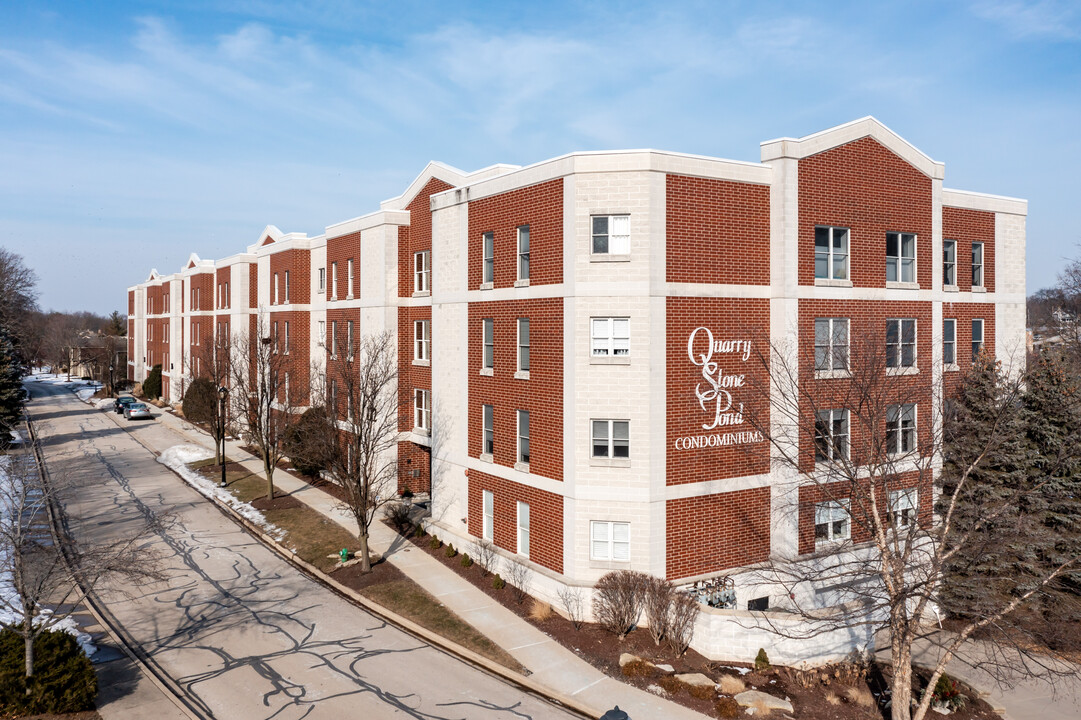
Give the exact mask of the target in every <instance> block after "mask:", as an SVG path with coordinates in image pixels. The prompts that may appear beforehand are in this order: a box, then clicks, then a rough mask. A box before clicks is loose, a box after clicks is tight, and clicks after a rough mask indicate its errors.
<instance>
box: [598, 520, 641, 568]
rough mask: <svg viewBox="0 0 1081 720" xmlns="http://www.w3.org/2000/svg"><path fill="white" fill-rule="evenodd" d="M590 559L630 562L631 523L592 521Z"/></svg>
mask: <svg viewBox="0 0 1081 720" xmlns="http://www.w3.org/2000/svg"><path fill="white" fill-rule="evenodd" d="M589 559H590V560H610V561H614V562H630V559H631V524H630V523H625V522H601V521H598V520H593V521H592V522H590V523H589Z"/></svg>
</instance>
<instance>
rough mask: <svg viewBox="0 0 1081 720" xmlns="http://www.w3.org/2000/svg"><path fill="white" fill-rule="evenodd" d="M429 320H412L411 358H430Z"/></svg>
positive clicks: (424, 359)
mask: <svg viewBox="0 0 1081 720" xmlns="http://www.w3.org/2000/svg"><path fill="white" fill-rule="evenodd" d="M430 322H431V321H430V320H415V321H414V322H413V359H414V360H422V361H430V360H431V325H430Z"/></svg>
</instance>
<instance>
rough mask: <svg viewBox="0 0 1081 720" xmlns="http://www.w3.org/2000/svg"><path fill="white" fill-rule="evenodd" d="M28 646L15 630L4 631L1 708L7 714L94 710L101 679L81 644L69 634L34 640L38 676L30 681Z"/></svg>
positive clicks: (50, 633) (0, 636) (0, 633)
mask: <svg viewBox="0 0 1081 720" xmlns="http://www.w3.org/2000/svg"><path fill="white" fill-rule="evenodd" d="M25 653H26V645H25V643H24V642H23V638H22V636H21V635H19V634H18V633H16V632H15V631H13V630H7V629H5V630H0V707H2V708H3V710H4V712H5V713H17V714H20V715H27V714H37V713H70V712H81V711H83V710H93V709H94V698H95V697H97V694H98V678H97V675H95V674H94V667H93V666H92V665H91V664H90V659H89V658H88V657H86V655H84V654H83V651H82V649H80V648H79V643H77V642H75V638H74V637H72V636H71V635H69V634H68V633H66V632H62V631H59V630H51V631H46V632H44V633H42V634H41V635H39V636H38V637H37V638H36V639H35V640H34V676H33V677H32V678H30V683H29V687H30V692H29V693H27V692H26V689H27V682H26V674H25V671H26V655H25Z"/></svg>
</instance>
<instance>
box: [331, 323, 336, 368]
mask: <svg viewBox="0 0 1081 720" xmlns="http://www.w3.org/2000/svg"><path fill="white" fill-rule="evenodd" d="M330 359H331V360H337V359H338V321H337V320H331V321H330Z"/></svg>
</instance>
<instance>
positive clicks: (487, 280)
mask: <svg viewBox="0 0 1081 720" xmlns="http://www.w3.org/2000/svg"><path fill="white" fill-rule="evenodd" d="M480 245H481V249H480V253H481V275H480V281H481V283H482V284H483V285H492V284H493V283H494V282H495V233H494V232H486V233H483V234H481V237H480Z"/></svg>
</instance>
